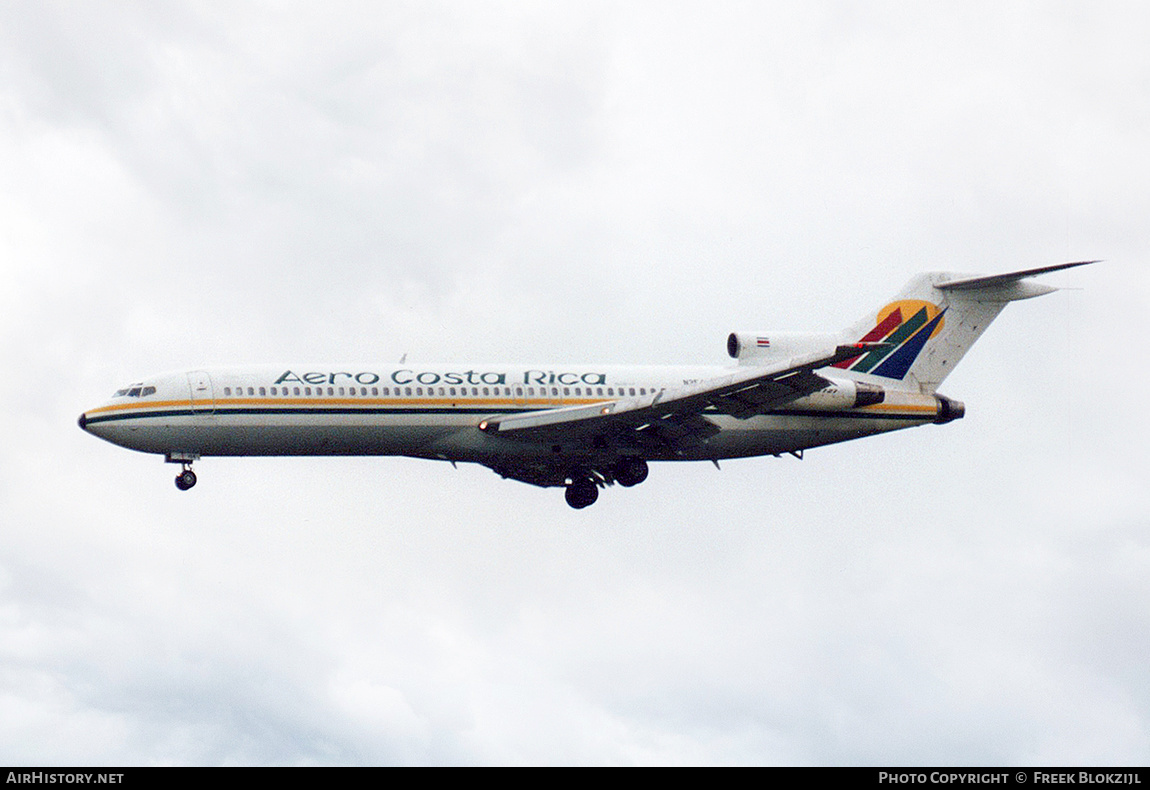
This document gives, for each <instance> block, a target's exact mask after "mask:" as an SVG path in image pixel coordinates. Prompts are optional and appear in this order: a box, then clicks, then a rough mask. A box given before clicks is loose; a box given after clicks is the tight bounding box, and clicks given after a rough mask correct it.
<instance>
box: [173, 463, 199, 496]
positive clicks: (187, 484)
mask: <svg viewBox="0 0 1150 790" xmlns="http://www.w3.org/2000/svg"><path fill="white" fill-rule="evenodd" d="M195 484H196V473H195V472H193V471H192V466H191V464H184V471H182V472H180V473H179V474H178V475H176V488H178V489H180V490H181V491H187V490H188V489H189V488H191V487H192V486H194V485H195Z"/></svg>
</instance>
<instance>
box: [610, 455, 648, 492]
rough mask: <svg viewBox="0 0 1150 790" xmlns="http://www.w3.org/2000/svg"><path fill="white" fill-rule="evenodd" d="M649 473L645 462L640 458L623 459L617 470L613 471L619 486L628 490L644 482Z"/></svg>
mask: <svg viewBox="0 0 1150 790" xmlns="http://www.w3.org/2000/svg"><path fill="white" fill-rule="evenodd" d="M649 471H650V470H649V469H648V468H647V462H646V461H644V460H643V459H642V458H625V459H624V460H622V461H620V462H619V468H618V469H616V470H615V479H616V480H617V481H618V482H619V485H621V486H623V487H624V488H630V487H631V486H637V485H639V484H640V483H642V482H643V481H644V480H646V479H647V473H648V472H649Z"/></svg>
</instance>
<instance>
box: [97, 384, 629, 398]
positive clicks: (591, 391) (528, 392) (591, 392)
mask: <svg viewBox="0 0 1150 790" xmlns="http://www.w3.org/2000/svg"><path fill="white" fill-rule="evenodd" d="M501 389H502V392H501ZM586 389H587V392H586V395H587V397H594V396H604V395H605V396H606V397H611V398H613V397H615V387H606V388H604V387H587V388H586ZM604 390H606V391H604ZM245 391H246V393H247V396H248V397H255V396H256V395H257V394H258V395H259V397H261V398H264V397H267V396H268V395H269V394H270V395H271V396H272V397H284V398H286V397H291V396H296V397H298V396H300V395H303V396H304V397H309V398H310V397H313V392H312V388H311V387H304V388H303V389H302V392H301V389H300V387H270V388H269V387H234V388H233V387H224V397H225V398H230V397H233V392H234V396H235V397H243V396H244V394H245ZM155 392H156V388H155V387H143V386H133V387H126V388H124V389H121V390H117V392H116V397H118V398H119V397H133V398H135V397H142V396H145V395H154V394H155ZM636 392H638V394H639V395H646V394H647V388H646V387H639V388H637V389H636V388H635V387H619V395H620V396H621V397H622V396H627V395H630V396H632V397H633V396H634V395H635V394H636ZM324 394H325V389H324V388H323V387H316V388H315V392H314V397H321V398H322V397H324ZM369 394H370V396H371V397H373V398H378V397H380V396H382V397H385V398H390V397H397V398H398V397H404V396H406V397H412V396H415V397H424V388H423V387H402V388H401V387H396V388H395V392H394V394H393V393H392V392H391V388H390V387H382V388H381V387H371V388H368V387H360V388H359V389H358V391H357V389H356V388H355V387H346V388H345V387H327V388H326V395H327V396H328V397H341V398H342V397H352V398H354V397H357V396H358V397H363V398H366V397H368V395H369ZM500 394H502V395H503V397H505V398H511V397H515V398H525V397H526V398H534V397H536V394H535V388H534V387H526V388H524V387H514V388H513V387H503V388H500V387H472V388H471V392H470V396H471V397H473V398H478V397H481V396H482V397H491V396H494V397H499V396H500ZM548 394H550V396H551V397H552V398H559V397H571V396H572V395H574V396H575V397H576V398H579V397H583V396H584V393H583V387H563V388H562V395H560V388H559V387H551V391H550V393H548V391H547V388H546V387H540V388H539V396H540V397H547V396H548ZM427 397H430V398H434V397H440V398H454V397H464V398H466V397H468V391H467V387H459V388H456V387H439V388H438V389H437V388H435V387H428V388H427Z"/></svg>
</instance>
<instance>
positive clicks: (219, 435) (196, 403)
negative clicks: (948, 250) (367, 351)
mask: <svg viewBox="0 0 1150 790" xmlns="http://www.w3.org/2000/svg"><path fill="white" fill-rule="evenodd" d="M732 370H733V368H730V367H717V366H711V367H702V366H693V367H686V366H684V367H678V366H676V367H656V366H609V365H587V366H554V367H545V366H536V367H528V366H519V365H473V366H467V365H427V366H414V365H411V366H404V365H395V366H380V365H374V366H373V365H361V366H340V367H330V366H316V365H301V366H275V367H272V366H257V367H230V368H215V369H205V370H197V371H190V372H186V373H185V372H181V373H170V374H165V375H161V376H156V377H153V378H150V379H147V380H145V381H142V382H140V383H139V384H137V385H133V387H130V388H126V389H125V390H121V391H120V393H117V396H116V397H114V398H113V399H112V400H110V401H109V402H107V403H105V404H103V405H101V406H98V407H96V408H94V409H91V410H90V411H87V412H85V413H84V415H83V416H82V417H81V425H82V426H83V427H84V428H85V430H87V431H89V432H91V433H93V434H95V435H97V436H99V437H101V438H103V439H106V440H107V441H110V442H112V443H114V444H118V445H121V446H123V447H128V448H131V449H133V450H140V451H143V452H149V453H162V454H164V455H166V456H167V457H168V458H169V459H177V460H179V459H183V458H195V457H199V456H211V455H231V456H244V455H406V456H414V457H422V458H438V459H443V460H450V461H472V462H477V463H482V464H485V465H488V466H499V465H500V464H503V463H506V462H508V461H509V460H512V459H522V460H529V459H531V458H533V457H539V458H553V457H554V455H555V453H556V452H557V450H556V449H555V447H552V446H547V447H544V446H539V445H537V444H533V443H529V442H513V441H508V440H506V439H502V438H500V437H493V436H489V435H487V434H486V433H484V432H483V431H481V430H479V429H478V426H479V424H480V423H481V422H482V421H483V420H485V419H488V418H491V417H493V416H498V415H507V414H514V413H522V412H534V411H541V410H547V409H554V408H561V407H570V406H577V405H585V404H593V403H598V402H609V401H614V400H617V399H619V398H626V397H642V396H644V395H648V394H655V393H657V392H660V391H663V392H673V391H674V390H676V388H682V387H685V386H692V385H698V384H699V383H702V382H705V381H707V380H708V379H712V378H715V377H718V376H722V375H725V374H729V373H730V372H731V371H732ZM821 395H823V393H814V394H812V395H810V396H807V397H805V398H802V399H800V400H797V401H794V402H792V403H789V404H787V405H786V406H785V407H783V408H779V409H774V410H770V411H768V412H767V413H765V414H759V415H755V416H752V417H749V418H747V419H737V418H735V417H731V416H727V415H723V414H716V415H713V416H708V418H707V419H709V420H711V421H712V422H713V423H714V424H715V425H716V426H718V428H719V429H720V430H719V432H718V433H717V434H716V435H715V436H712V437H710V438H709V439H708V440H707V441H705V442H701V443H699V444H697V445H696V446H693V447H687V448H677V449H675V450H674V451H672V450H667V451H666V452H665V453H658V452H647V453H645V456H646V458H647V460H719V459H724V458H734V457H743V456H753V455H765V454H778V453H784V452H794V451H797V450H801V449H804V448H807V447H814V446H818V445H824V444H830V443H834V442H841V441H845V440H848V439H855V438H858V437H861V436H867V435H870V434H875V433H881V432H885V431H891V430H895V429H898V428H905V427H909V426H913V425H920V424H923V423H927V422H932V421H935V420H936V419H937V417H938V416H939V414H940V402H939V399H938V398H936V397H934V396H933V395H922V394H919V393H914V392H901V391H899V392H888V393H887V396H886V398H885V400H884V402H882V403H878V404H872V405H868V406H864V407H858V408H852V407H844V404H842V403H841V402H836V401H835V399H834V398H829V397H820V396H821Z"/></svg>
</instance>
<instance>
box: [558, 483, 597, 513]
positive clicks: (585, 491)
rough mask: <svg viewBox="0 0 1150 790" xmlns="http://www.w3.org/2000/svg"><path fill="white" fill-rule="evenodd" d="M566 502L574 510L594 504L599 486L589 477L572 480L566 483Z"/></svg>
mask: <svg viewBox="0 0 1150 790" xmlns="http://www.w3.org/2000/svg"><path fill="white" fill-rule="evenodd" d="M566 497H567V504H568V505H570V506H571V507H573V508H575V509H576V510H582V509H583V508H585V507H587V506H588V505H593V504H595V500H596V499H598V498H599V486H597V485H595V481H593V480H591V479H589V478H583V479H581V480H572V481H571V482H570V483H568V484H567V493H566Z"/></svg>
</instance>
